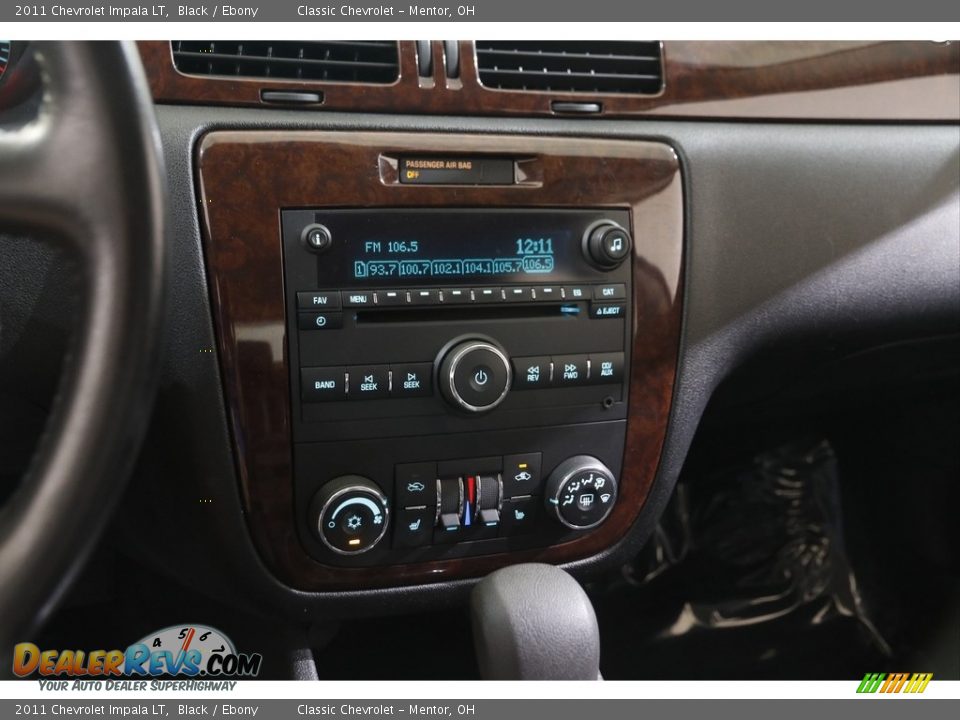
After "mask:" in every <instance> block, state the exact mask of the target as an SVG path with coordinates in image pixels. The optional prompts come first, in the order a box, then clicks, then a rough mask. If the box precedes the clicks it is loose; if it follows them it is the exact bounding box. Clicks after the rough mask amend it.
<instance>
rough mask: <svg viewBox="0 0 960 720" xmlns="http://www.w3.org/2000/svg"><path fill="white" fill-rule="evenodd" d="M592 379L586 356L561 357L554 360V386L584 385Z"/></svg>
mask: <svg viewBox="0 0 960 720" xmlns="http://www.w3.org/2000/svg"><path fill="white" fill-rule="evenodd" d="M589 379H590V364H589V361H588V360H587V356H586V355H559V356H557V357H554V358H553V384H554V385H583V384H585V383H586V382H587V381H588V380H589Z"/></svg>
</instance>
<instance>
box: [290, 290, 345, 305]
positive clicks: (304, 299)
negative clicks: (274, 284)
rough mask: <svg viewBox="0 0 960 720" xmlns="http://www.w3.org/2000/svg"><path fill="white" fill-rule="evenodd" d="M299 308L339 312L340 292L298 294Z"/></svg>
mask: <svg viewBox="0 0 960 720" xmlns="http://www.w3.org/2000/svg"><path fill="white" fill-rule="evenodd" d="M297 307H298V308H300V309H301V310H339V309H340V291H339V290H316V291H310V292H298V293H297Z"/></svg>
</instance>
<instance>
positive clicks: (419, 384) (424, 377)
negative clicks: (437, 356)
mask: <svg viewBox="0 0 960 720" xmlns="http://www.w3.org/2000/svg"><path fill="white" fill-rule="evenodd" d="M390 371H391V372H392V373H393V377H392V381H391V388H390V394H391V395H392V396H393V397H397V398H405V397H424V396H426V395H430V376H431V375H432V374H433V365H432V364H431V363H406V364H402V365H391V366H390Z"/></svg>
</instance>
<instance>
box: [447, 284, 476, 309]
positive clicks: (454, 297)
mask: <svg viewBox="0 0 960 720" xmlns="http://www.w3.org/2000/svg"><path fill="white" fill-rule="evenodd" d="M440 299H441V302H444V303H449V304H451V305H461V304H465V303H469V302H473V301H472V300H471V299H470V289H469V288H443V289H442V290H440Z"/></svg>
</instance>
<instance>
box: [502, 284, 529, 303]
mask: <svg viewBox="0 0 960 720" xmlns="http://www.w3.org/2000/svg"><path fill="white" fill-rule="evenodd" d="M503 299H504V300H506V301H507V302H530V301H531V300H533V299H534V291H533V288H532V287H508V288H504V289H503Z"/></svg>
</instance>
